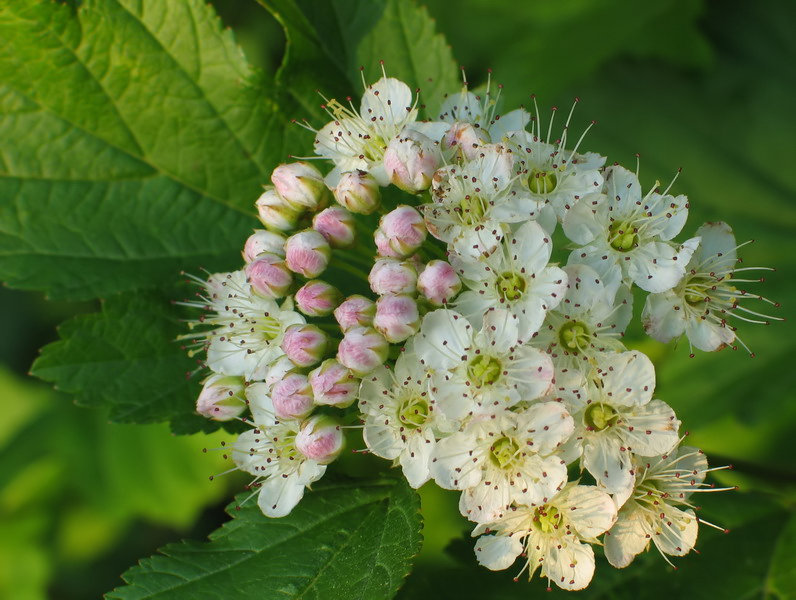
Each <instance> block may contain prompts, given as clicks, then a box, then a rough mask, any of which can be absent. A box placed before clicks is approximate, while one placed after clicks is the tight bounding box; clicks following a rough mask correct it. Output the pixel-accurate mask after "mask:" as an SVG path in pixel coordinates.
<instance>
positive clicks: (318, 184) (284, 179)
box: [271, 162, 329, 210]
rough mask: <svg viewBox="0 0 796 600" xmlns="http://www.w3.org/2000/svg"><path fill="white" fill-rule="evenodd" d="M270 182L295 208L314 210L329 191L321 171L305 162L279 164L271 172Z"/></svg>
mask: <svg viewBox="0 0 796 600" xmlns="http://www.w3.org/2000/svg"><path fill="white" fill-rule="evenodd" d="M271 182H272V183H273V184H274V187H275V188H276V191H277V193H278V194H279V195H280V196H282V198H284V200H285V201H286V202H287V203H288V204H290V205H291V206H293V207H294V208H295V209H297V210H304V209H308V210H315V209H316V208H317V207H318V205H319V204H322V203H323V202H324V201H325V199H326V197H327V195H328V193H329V190H328V189H327V188H326V184H325V183H324V182H323V175H322V174H321V172H320V171H319V170H318V169H316V168H315V167H313V166H312V165H311V164H309V163H305V162H296V163H290V164H286V165H279V166H278V167H277V168H276V169H274V172H273V173H271Z"/></svg>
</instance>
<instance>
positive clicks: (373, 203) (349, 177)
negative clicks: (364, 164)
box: [334, 171, 381, 215]
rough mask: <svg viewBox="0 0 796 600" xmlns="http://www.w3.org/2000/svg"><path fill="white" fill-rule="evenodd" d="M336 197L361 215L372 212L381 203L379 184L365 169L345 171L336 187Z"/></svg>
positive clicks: (346, 206) (349, 208)
mask: <svg viewBox="0 0 796 600" xmlns="http://www.w3.org/2000/svg"><path fill="white" fill-rule="evenodd" d="M334 197H335V199H336V200H337V201H338V202H339V203H340V204H341V205H343V206H344V207H345V208H347V209H348V210H350V211H351V212H352V213H357V214H360V215H369V214H371V213H372V212H373V211H375V210H376V209H377V208H379V205H380V204H381V192H380V191H379V184H378V183H377V182H376V179H375V178H374V177H373V175H371V174H370V173H366V172H365V171H351V172H349V173H343V174H342V175H341V177H340V181H339V182H338V183H337V187H335V188H334Z"/></svg>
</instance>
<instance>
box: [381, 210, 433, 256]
mask: <svg viewBox="0 0 796 600" xmlns="http://www.w3.org/2000/svg"><path fill="white" fill-rule="evenodd" d="M379 231H381V232H382V236H383V240H384V241H383V242H382V245H381V246H380V245H379V240H378V239H377V240H376V246H377V247H378V248H379V253H381V250H382V246H383V245H384V242H386V244H387V245H388V246H389V248H390V250H391V251H392V252H391V253H389V254H386V255H385V256H400V257H404V256H408V255H409V254H412V252H414V251H415V250H417V249H418V248H420V246H421V245H422V244H423V242H424V241H425V239H426V235H427V234H428V232H427V231H426V223H425V221H423V217H422V216H421V215H420V213H419V212H417V210H416V209H414V208H412V207H411V206H407V205H405V204H402V205H400V206H399V207H398V208H396V209H394V210H392V211H390V212H389V213H387V214H386V215H384V216H383V217H382V218H381V219H380V220H379V229H378V230H377V234H378V232H379Z"/></svg>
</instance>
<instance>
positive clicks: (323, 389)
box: [309, 358, 360, 408]
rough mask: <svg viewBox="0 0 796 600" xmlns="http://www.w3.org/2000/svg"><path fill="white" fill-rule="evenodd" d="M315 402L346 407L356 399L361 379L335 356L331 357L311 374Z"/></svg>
mask: <svg viewBox="0 0 796 600" xmlns="http://www.w3.org/2000/svg"><path fill="white" fill-rule="evenodd" d="M309 379H310V385H311V386H312V393H313V394H314V395H315V404H318V405H329V406H337V407H338V408H345V407H347V406H351V404H353V403H354V400H356V397H357V392H358V391H359V383H360V382H359V379H357V378H356V377H354V375H353V373H351V371H350V370H349V369H348V368H346V367H344V366H343V365H341V364H340V363H339V362H337V361H336V360H335V359H333V358H329V359H327V360H325V361H323V362H322V363H321V365H320V366H319V367H318V368H317V369H314V370H312V371H310V375H309Z"/></svg>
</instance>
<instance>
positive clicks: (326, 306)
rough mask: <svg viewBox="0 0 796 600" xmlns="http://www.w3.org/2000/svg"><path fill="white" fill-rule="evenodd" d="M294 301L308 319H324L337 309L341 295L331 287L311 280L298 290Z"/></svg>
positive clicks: (316, 280) (323, 282)
mask: <svg viewBox="0 0 796 600" xmlns="http://www.w3.org/2000/svg"><path fill="white" fill-rule="evenodd" d="M295 299H296V306H297V307H298V309H299V310H300V311H301V312H303V313H304V314H305V315H307V316H308V317H325V316H326V315H330V314H332V311H333V310H334V309H335V308H337V305H338V304H340V301H341V300H342V299H343V295H342V294H341V293H340V291H339V290H338V289H337V288H336V287H334V286H333V285H330V284H328V283H326V282H325V281H321V280H320V279H313V280H312V281H308V282H307V283H305V284H304V285H303V286H301V288H299V290H298V291H297V292H296V296H295Z"/></svg>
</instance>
